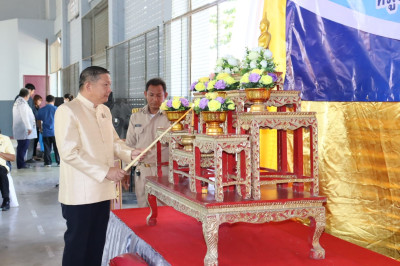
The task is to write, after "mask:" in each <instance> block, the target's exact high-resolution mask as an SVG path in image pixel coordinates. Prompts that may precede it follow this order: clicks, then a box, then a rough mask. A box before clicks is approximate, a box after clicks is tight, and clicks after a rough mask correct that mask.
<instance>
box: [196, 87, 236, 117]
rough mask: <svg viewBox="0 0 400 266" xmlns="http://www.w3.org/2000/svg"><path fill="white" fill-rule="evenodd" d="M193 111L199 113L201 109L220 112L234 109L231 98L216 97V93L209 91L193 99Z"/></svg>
mask: <svg viewBox="0 0 400 266" xmlns="http://www.w3.org/2000/svg"><path fill="white" fill-rule="evenodd" d="M193 109H194V111H195V112H196V113H197V114H199V113H200V112H202V111H211V112H221V111H232V110H235V103H234V102H233V101H232V100H231V99H224V98H222V97H218V93H216V92H209V93H207V94H206V95H205V97H203V98H197V99H196V100H195V101H194V107H193Z"/></svg>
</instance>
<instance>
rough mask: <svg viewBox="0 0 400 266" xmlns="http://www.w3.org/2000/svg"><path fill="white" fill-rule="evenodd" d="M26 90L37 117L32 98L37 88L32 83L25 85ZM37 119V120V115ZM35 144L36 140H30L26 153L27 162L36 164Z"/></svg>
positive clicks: (30, 105) (29, 103) (29, 102)
mask: <svg viewBox="0 0 400 266" xmlns="http://www.w3.org/2000/svg"><path fill="white" fill-rule="evenodd" d="M25 88H26V89H28V90H29V99H28V105H29V107H30V108H31V109H32V112H33V115H35V104H34V102H33V99H32V98H33V97H34V94H35V90H36V88H35V86H34V85H33V84H32V83H27V84H25ZM35 118H36V115H35ZM35 130H36V129H35ZM35 142H36V138H35V139H30V140H29V146H28V152H27V153H26V162H27V163H34V162H35V159H33V152H34V150H35V147H34V145H35ZM36 143H37V142H36Z"/></svg>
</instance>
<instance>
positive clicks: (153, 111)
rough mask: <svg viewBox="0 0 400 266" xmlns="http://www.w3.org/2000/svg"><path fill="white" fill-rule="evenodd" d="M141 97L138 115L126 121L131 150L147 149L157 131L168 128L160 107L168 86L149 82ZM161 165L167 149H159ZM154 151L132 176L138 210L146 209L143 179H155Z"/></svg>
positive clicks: (165, 169) (155, 156)
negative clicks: (133, 177) (141, 106)
mask: <svg viewBox="0 0 400 266" xmlns="http://www.w3.org/2000/svg"><path fill="white" fill-rule="evenodd" d="M144 96H145V98H146V100H147V105H145V106H144V107H143V108H142V109H141V110H140V111H139V112H136V113H133V114H132V115H131V118H130V120H129V127H128V132H127V134H126V144H127V145H128V146H129V147H132V148H135V149H137V148H147V147H148V146H149V145H150V144H151V143H152V142H153V141H154V140H155V139H156V137H157V136H156V130H157V128H158V127H162V128H168V127H169V126H170V122H169V120H168V119H167V117H166V116H165V115H164V113H163V112H161V110H160V106H161V104H162V103H163V102H164V100H165V98H166V97H167V96H168V93H167V86H166V85H165V82H164V81H163V80H162V79H160V78H154V79H150V80H149V81H148V82H147V83H146V89H145V91H144ZM161 152H162V161H163V162H165V161H168V147H166V146H163V147H162V151H161ZM156 160H157V154H156V147H155V146H154V147H153V148H152V149H150V151H148V152H147V153H146V155H145V156H144V158H143V160H142V162H140V163H139V164H138V165H137V166H136V174H135V193H136V199H137V204H138V207H139V208H140V207H146V206H147V199H146V197H145V192H144V185H145V178H146V176H155V175H156V174H157V167H156ZM166 171H168V170H167V168H164V169H163V172H164V173H165V172H166Z"/></svg>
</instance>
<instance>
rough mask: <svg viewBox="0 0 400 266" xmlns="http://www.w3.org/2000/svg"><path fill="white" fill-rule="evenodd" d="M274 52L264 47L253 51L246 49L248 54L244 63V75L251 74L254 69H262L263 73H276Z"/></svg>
mask: <svg viewBox="0 0 400 266" xmlns="http://www.w3.org/2000/svg"><path fill="white" fill-rule="evenodd" d="M275 67H276V64H275V63H274V60H273V57H272V52H271V51H270V50H269V49H265V48H263V47H256V48H253V49H251V50H249V49H248V48H246V54H245V57H244V59H243V61H242V74H245V73H248V72H250V71H251V70H252V69H261V70H262V71H263V72H275Z"/></svg>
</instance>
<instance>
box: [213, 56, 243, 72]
mask: <svg viewBox="0 0 400 266" xmlns="http://www.w3.org/2000/svg"><path fill="white" fill-rule="evenodd" d="M239 65H240V61H239V60H238V59H236V58H234V57H233V56H231V55H227V56H225V57H221V58H219V59H218V60H217V66H216V67H215V73H227V74H236V73H239V70H240V69H239Z"/></svg>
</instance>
